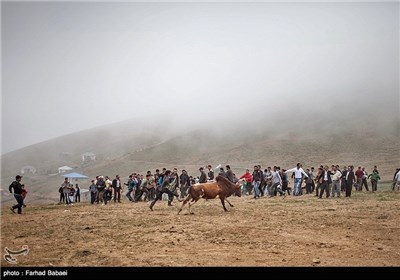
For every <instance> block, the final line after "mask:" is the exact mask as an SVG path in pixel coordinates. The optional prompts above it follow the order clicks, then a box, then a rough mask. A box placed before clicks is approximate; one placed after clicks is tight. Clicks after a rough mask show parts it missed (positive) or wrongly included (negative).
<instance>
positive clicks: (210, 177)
mask: <svg viewBox="0 0 400 280" xmlns="http://www.w3.org/2000/svg"><path fill="white" fill-rule="evenodd" d="M207 169H208V174H207V175H208V180H209V181H213V180H214V170H213V169H212V166H211V165H210V164H209V165H208V166H207Z"/></svg>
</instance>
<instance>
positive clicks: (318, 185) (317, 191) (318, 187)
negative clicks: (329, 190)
mask: <svg viewBox="0 0 400 280" xmlns="http://www.w3.org/2000/svg"><path fill="white" fill-rule="evenodd" d="M321 185H322V184H321V183H319V182H317V187H316V188H315V192H316V194H315V196H319V190H320V188H321Z"/></svg>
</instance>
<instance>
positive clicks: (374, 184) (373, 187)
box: [367, 179, 378, 192]
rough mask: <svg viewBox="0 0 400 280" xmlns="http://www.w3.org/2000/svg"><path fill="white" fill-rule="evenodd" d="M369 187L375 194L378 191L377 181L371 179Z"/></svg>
mask: <svg viewBox="0 0 400 280" xmlns="http://www.w3.org/2000/svg"><path fill="white" fill-rule="evenodd" d="M371 185H372V191H373V192H376V191H377V190H378V181H377V180H374V179H372V180H371ZM367 190H368V189H367Z"/></svg>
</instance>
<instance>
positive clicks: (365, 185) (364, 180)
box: [360, 178, 369, 192]
mask: <svg viewBox="0 0 400 280" xmlns="http://www.w3.org/2000/svg"><path fill="white" fill-rule="evenodd" d="M363 186H364V187H365V189H366V190H367V192H369V189H368V182H367V178H363V179H362V183H361V186H360V191H362V187H363Z"/></svg>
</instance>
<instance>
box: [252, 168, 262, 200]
mask: <svg viewBox="0 0 400 280" xmlns="http://www.w3.org/2000/svg"><path fill="white" fill-rule="evenodd" d="M252 176H253V190H254V198H255V199H256V198H259V197H260V196H261V194H260V184H261V180H262V176H263V175H262V171H261V170H259V169H258V165H254V170H253V174H252Z"/></svg>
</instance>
